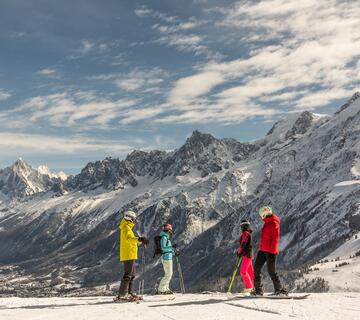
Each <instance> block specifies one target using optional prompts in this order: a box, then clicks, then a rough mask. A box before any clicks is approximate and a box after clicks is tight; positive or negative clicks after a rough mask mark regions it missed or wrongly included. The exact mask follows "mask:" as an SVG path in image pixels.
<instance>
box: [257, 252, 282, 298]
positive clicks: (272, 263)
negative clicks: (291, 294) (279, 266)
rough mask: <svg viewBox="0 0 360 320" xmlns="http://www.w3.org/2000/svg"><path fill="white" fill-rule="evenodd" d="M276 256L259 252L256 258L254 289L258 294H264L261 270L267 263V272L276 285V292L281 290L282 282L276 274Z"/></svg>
mask: <svg viewBox="0 0 360 320" xmlns="http://www.w3.org/2000/svg"><path fill="white" fill-rule="evenodd" d="M276 257H277V255H276V254H273V253H269V252H264V251H259V252H258V253H257V256H256V260H255V265H254V287H255V291H256V292H257V293H263V292H264V290H263V286H262V283H261V269H262V267H263V266H264V264H265V263H266V265H267V271H268V273H269V276H270V278H271V280H272V282H273V284H274V290H275V291H277V290H281V289H282V286H281V282H280V278H279V275H278V274H277V272H276Z"/></svg>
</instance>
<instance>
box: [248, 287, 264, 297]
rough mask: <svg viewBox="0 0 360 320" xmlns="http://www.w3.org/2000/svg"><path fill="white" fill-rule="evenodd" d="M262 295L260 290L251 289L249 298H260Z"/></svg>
mask: <svg viewBox="0 0 360 320" xmlns="http://www.w3.org/2000/svg"><path fill="white" fill-rule="evenodd" d="M263 295H264V292H262V291H260V290H256V289H253V290H251V292H250V296H254V297H259V296H260V297H262V296H263Z"/></svg>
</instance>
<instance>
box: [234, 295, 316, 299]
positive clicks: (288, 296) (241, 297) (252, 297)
mask: <svg viewBox="0 0 360 320" xmlns="http://www.w3.org/2000/svg"><path fill="white" fill-rule="evenodd" d="M309 296H310V294H298V295H292V294H288V295H275V294H264V295H263V296H253V295H250V296H246V295H235V296H234V298H235V299H275V300H304V299H306V298H307V297H309Z"/></svg>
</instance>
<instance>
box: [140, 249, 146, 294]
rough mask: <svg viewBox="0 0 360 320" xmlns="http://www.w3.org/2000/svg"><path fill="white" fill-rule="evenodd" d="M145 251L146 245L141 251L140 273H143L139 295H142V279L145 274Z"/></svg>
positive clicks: (143, 281)
mask: <svg viewBox="0 0 360 320" xmlns="http://www.w3.org/2000/svg"><path fill="white" fill-rule="evenodd" d="M145 249H146V245H144V247H143V250H142V257H141V263H142V273H143V279H142V281H141V294H144V287H145V279H144V276H145V275H144V273H145Z"/></svg>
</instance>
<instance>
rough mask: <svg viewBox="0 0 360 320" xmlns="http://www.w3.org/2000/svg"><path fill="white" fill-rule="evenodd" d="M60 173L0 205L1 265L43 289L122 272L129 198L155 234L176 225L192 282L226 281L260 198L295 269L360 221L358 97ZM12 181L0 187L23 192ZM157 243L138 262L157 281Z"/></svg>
mask: <svg viewBox="0 0 360 320" xmlns="http://www.w3.org/2000/svg"><path fill="white" fill-rule="evenodd" d="M5 170H8V169H5ZM5 170H2V171H0V176H4V172H5ZM40 171H41V172H44V171H42V170H40ZM37 172H39V170H38V171H37ZM39 174H41V173H39ZM45 176H47V177H48V178H47V179H50V181H53V180H51V179H54V178H51V177H50V176H49V175H45ZM27 177H29V175H27ZM35 180H36V181H38V180H41V179H35ZM55 180H56V183H55V182H54V183H53V185H51V183H50V184H49V185H46V184H41V186H42V187H41V188H40V187H39V189H38V190H39V191H33V192H30V193H28V194H32V197H30V198H29V197H27V193H26V192H25V191H23V192H22V193H19V192H17V196H18V195H19V194H21V196H22V198H21V201H14V200H13V201H11V202H10V201H3V202H2V203H1V204H0V264H3V265H4V267H3V268H6V270H11V272H10V271H7V272H9V274H11V276H13V277H15V279H16V278H18V277H19V275H23V274H24V273H27V274H28V275H29V277H30V280H31V279H32V280H31V281H35V279H41V281H43V282H41V283H42V285H44V286H45V287H46V285H49V286H50V283H51V281H53V278H54V277H55V278H56V279H60V280H58V281H60V284H61V286H62V287H63V288H70V287H71V286H72V285H74V286H75V283H77V282H79V281H80V282H81V285H82V286H85V287H86V286H90V287H91V286H95V285H98V284H103V283H108V282H109V283H111V282H113V281H117V280H118V279H119V272H118V270H119V263H118V261H117V256H118V236H119V235H118V224H119V221H120V219H121V214H119V211H121V210H124V209H127V208H131V209H133V210H135V211H137V212H138V213H139V222H138V228H137V230H138V232H139V233H140V234H142V235H146V236H148V237H150V238H152V237H153V236H154V235H155V234H157V233H158V232H159V230H160V227H161V225H162V224H163V223H165V222H171V223H173V225H174V228H175V231H176V233H175V239H174V241H175V242H177V243H178V245H179V247H180V248H181V249H182V253H183V254H182V257H181V260H182V268H183V271H184V272H185V282H186V284H187V286H188V288H190V289H191V290H200V289H204V288H216V287H219V286H220V284H221V281H224V279H227V277H228V275H229V274H230V272H231V269H232V267H233V266H232V264H233V259H234V258H233V256H234V254H233V253H234V249H235V246H236V240H237V238H238V237H239V230H240V227H239V224H240V221H241V219H242V218H244V217H247V218H248V219H250V220H251V222H252V224H253V228H254V229H255V234H254V237H255V239H258V233H257V231H258V230H259V229H260V227H261V223H262V222H261V221H260V219H259V218H258V214H257V212H258V209H259V207H261V206H262V205H271V206H272V207H273V209H274V210H275V212H277V214H278V215H279V216H280V218H281V219H282V241H281V249H282V253H281V255H280V257H279V258H280V264H281V265H282V267H283V268H286V269H287V270H292V269H294V268H297V267H299V266H300V265H303V264H304V263H308V262H311V261H313V260H315V259H321V258H324V257H326V256H327V255H328V254H330V253H331V252H333V251H334V250H335V249H336V248H337V247H339V246H341V245H342V244H343V243H344V242H345V241H346V239H348V237H349V236H351V235H352V234H353V233H356V232H358V231H359V230H360V219H359V217H360V200H359V199H360V96H359V94H355V95H354V96H353V97H352V98H351V99H350V100H349V102H348V103H346V104H345V105H344V106H342V107H341V108H340V109H339V111H338V112H336V113H335V114H333V115H328V116H326V115H318V114H313V113H310V112H307V111H306V112H303V113H300V114H291V115H289V116H288V117H287V118H285V119H283V120H281V121H279V122H277V123H276V124H274V126H273V128H272V129H271V130H270V131H269V133H268V134H267V135H266V136H265V137H264V138H263V139H261V140H258V141H254V142H248V143H243V142H240V141H237V140H234V139H217V138H215V137H213V136H211V135H209V134H204V133H200V132H198V131H195V132H194V133H193V134H192V136H191V137H190V138H188V139H187V140H186V142H185V144H184V145H183V146H182V147H181V148H179V149H177V150H174V151H172V152H165V151H158V150H155V151H151V152H144V151H134V152H132V153H130V154H129V155H128V156H127V157H126V158H125V159H124V160H119V159H113V158H106V159H104V160H102V161H96V162H95V163H88V164H87V165H86V166H85V168H84V169H83V170H82V171H81V172H80V173H79V174H78V175H76V176H74V177H72V176H71V177H68V178H67V179H66V180H64V179H60V178H59V179H57V178H55ZM0 181H1V180H0ZM6 181H8V180H6ZM9 181H13V180H11V179H10V180H9ZM27 181H33V179H27ZM41 181H42V180H41ZM32 183H33V184H34V182H32ZM7 185H9V186H12V188H9V187H7V188H6V189H4V187H3V186H2V187H1V190H14V187H13V186H14V185H15V186H16V190H22V189H21V188H17V186H18V185H17V184H11V183H10V184H7ZM37 186H38V184H37ZM31 190H34V189H31ZM37 192H40V193H37ZM3 193H5V192H4V191H3ZM5 194H7V195H9V196H13V194H14V192H13V191H12V193H11V192H9V191H7V192H6V193H5ZM152 253H153V252H152V248H151V247H150V248H147V249H146V252H145V258H146V261H147V264H146V268H145V270H144V271H141V277H144V278H145V279H146V283H147V284H148V286H149V288H150V287H152V286H153V285H154V283H155V282H156V277H157V276H158V275H160V274H161V271H160V270H161V268H160V265H159V262H158V260H155V259H152ZM140 254H142V251H141V250H140ZM35 266H36V267H35ZM30 280H29V281H30ZM44 283H45V284H44ZM39 286H40V285H39ZM0 287H1V284H0ZM40 287H41V286H40ZM75 287H76V286H75Z"/></svg>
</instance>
